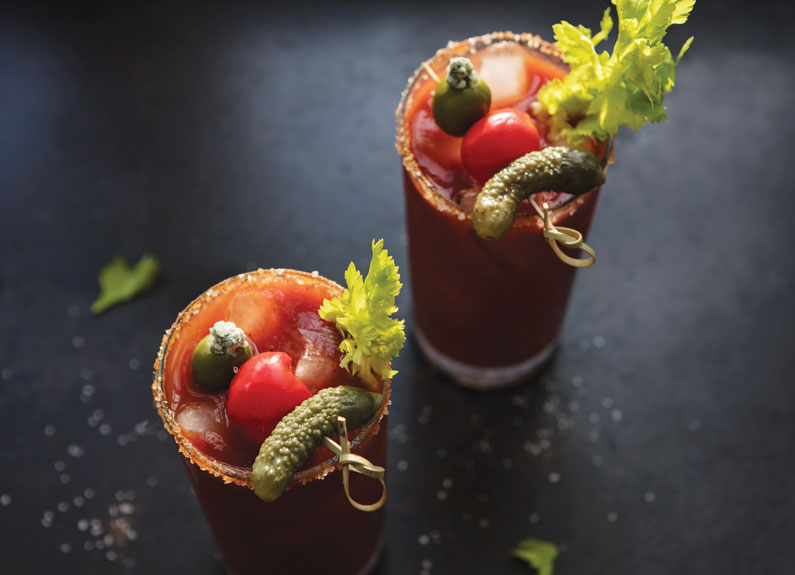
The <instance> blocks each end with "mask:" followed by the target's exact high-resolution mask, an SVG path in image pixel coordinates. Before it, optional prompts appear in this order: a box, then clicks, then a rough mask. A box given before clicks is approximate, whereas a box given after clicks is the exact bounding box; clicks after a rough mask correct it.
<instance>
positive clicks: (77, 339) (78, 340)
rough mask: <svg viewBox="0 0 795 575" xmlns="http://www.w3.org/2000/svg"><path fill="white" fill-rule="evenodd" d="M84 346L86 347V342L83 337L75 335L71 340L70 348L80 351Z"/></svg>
mask: <svg viewBox="0 0 795 575" xmlns="http://www.w3.org/2000/svg"><path fill="white" fill-rule="evenodd" d="M85 345H86V340H85V339H84V338H83V337H81V336H79V335H76V336H74V337H73V338H72V346H73V347H74V348H75V349H82V348H83V347H85Z"/></svg>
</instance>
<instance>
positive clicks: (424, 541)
mask: <svg viewBox="0 0 795 575" xmlns="http://www.w3.org/2000/svg"><path fill="white" fill-rule="evenodd" d="M417 542H418V543H419V544H420V545H428V544H429V543H430V542H431V538H430V537H428V536H427V535H426V534H425V533H423V534H422V535H420V536H419V537H417Z"/></svg>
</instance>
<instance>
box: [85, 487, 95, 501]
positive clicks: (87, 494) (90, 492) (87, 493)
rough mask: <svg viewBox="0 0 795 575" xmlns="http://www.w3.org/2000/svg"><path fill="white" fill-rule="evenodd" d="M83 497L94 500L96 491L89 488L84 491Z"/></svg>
mask: <svg viewBox="0 0 795 575" xmlns="http://www.w3.org/2000/svg"><path fill="white" fill-rule="evenodd" d="M83 495H84V496H85V498H86V499H94V490H93V489H91V488H90V487H89V488H87V489H86V490H85V491H83Z"/></svg>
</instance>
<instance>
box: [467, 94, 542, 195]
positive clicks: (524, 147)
mask: <svg viewBox="0 0 795 575" xmlns="http://www.w3.org/2000/svg"><path fill="white" fill-rule="evenodd" d="M540 149H541V140H540V138H539V137H538V130H536V127H535V125H534V124H533V121H532V120H531V119H530V116H529V115H528V114H527V113H526V112H522V111H521V110H516V109H514V108H504V109H501V110H495V111H493V112H489V113H488V114H486V115H485V116H484V117H483V118H481V119H480V120H478V121H477V122H476V123H475V124H474V125H473V126H472V127H471V128H470V129H469V131H468V132H467V133H466V134H465V135H464V141H463V142H462V143H461V160H462V161H463V162H464V167H465V168H466V169H467V171H468V172H469V175H471V176H472V177H473V178H474V179H475V180H476V181H477V183H478V184H480V185H481V186H482V185H483V184H485V183H486V182H487V181H488V179H489V178H491V177H492V176H493V175H494V174H496V173H497V172H499V171H500V170H501V169H503V168H504V167H505V166H507V165H508V164H510V163H511V162H513V161H514V160H515V159H516V158H520V157H522V156H524V155H525V154H527V153H529V152H535V151H536V150H540Z"/></svg>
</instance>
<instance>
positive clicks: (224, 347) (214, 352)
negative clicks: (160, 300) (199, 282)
mask: <svg viewBox="0 0 795 575" xmlns="http://www.w3.org/2000/svg"><path fill="white" fill-rule="evenodd" d="M253 355H254V349H253V348H252V347H251V344H249V342H248V339H247V338H246V334H245V332H244V331H243V330H242V329H240V328H239V327H237V326H236V325H235V324H234V322H231V321H217V322H215V324H214V325H213V326H212V327H211V328H210V333H208V334H207V335H206V336H204V337H203V338H202V339H201V340H200V341H199V343H197V344H196V347H195V348H194V349H193V356H192V357H191V371H192V373H193V380H194V381H195V382H196V385H198V386H199V387H201V388H202V389H205V390H207V391H222V390H224V389H226V388H227V387H229V383H230V382H231V381H232V378H233V377H234V375H235V369H236V368H238V367H240V366H241V365H243V363H244V362H245V361H246V360H248V359H249V358H251V357H252V356H253Z"/></svg>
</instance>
